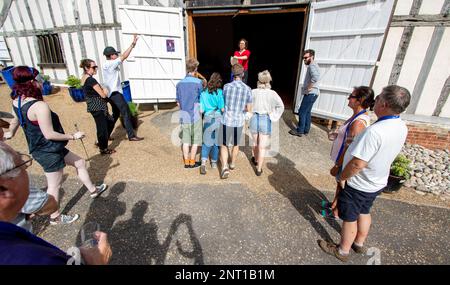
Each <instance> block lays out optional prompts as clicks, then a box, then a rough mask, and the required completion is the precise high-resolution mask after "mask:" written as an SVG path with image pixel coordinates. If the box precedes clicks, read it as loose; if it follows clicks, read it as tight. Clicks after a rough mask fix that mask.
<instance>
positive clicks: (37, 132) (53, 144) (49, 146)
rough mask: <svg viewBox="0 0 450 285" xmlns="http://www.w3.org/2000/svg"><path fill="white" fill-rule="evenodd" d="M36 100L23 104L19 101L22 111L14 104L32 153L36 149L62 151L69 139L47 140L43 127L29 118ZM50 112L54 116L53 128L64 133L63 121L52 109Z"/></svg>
mask: <svg viewBox="0 0 450 285" xmlns="http://www.w3.org/2000/svg"><path fill="white" fill-rule="evenodd" d="M36 102H38V101H37V100H33V101H30V102H27V103H25V104H24V105H23V106H21V105H20V101H19V106H20V107H21V108H20V112H19V108H17V107H15V106H13V108H14V112H15V113H16V116H17V117H18V118H19V121H20V125H21V126H22V129H23V132H24V133H25V137H26V139H27V143H28V149H29V152H30V154H33V152H34V151H40V152H50V153H52V152H60V151H62V150H63V149H64V148H65V146H66V145H67V142H68V141H53V140H47V139H46V138H45V137H44V134H43V133H42V131H41V128H40V127H39V126H38V125H34V124H33V123H32V122H31V121H30V119H28V110H29V109H30V107H31V106H32V105H33V104H34V103H36ZM50 113H51V118H52V125H53V130H54V131H55V132H58V133H60V134H64V129H63V127H62V125H61V122H60V121H59V117H58V115H57V114H56V113H54V112H52V111H50Z"/></svg>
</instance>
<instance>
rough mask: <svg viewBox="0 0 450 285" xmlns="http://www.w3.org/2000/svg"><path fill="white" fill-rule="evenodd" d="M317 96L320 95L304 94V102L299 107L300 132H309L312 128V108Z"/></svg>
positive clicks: (298, 129)
mask: <svg viewBox="0 0 450 285" xmlns="http://www.w3.org/2000/svg"><path fill="white" fill-rule="evenodd" d="M317 97H318V95H316V94H307V95H304V96H303V100H302V104H301V105H300V108H299V109H298V126H297V132H298V133H301V134H307V133H309V130H310V129H311V110H312V107H313V105H314V102H316V100H317Z"/></svg>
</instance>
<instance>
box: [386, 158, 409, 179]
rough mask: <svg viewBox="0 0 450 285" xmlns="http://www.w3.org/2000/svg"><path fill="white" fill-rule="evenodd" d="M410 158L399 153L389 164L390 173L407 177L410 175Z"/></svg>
mask: <svg viewBox="0 0 450 285" xmlns="http://www.w3.org/2000/svg"><path fill="white" fill-rule="evenodd" d="M410 165H411V160H409V159H407V158H406V156H404V155H403V154H399V155H398V156H397V157H396V158H395V160H394V162H392V165H391V175H395V176H399V177H403V178H405V179H409V178H410V177H411V173H410V171H411V166H410Z"/></svg>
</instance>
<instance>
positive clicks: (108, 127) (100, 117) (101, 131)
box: [91, 111, 114, 150]
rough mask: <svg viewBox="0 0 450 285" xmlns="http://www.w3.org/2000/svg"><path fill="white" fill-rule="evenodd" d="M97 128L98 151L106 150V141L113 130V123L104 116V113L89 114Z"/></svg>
mask: <svg viewBox="0 0 450 285" xmlns="http://www.w3.org/2000/svg"><path fill="white" fill-rule="evenodd" d="M91 115H92V117H94V120H95V126H96V127H97V141H98V147H99V148H100V150H105V149H107V148H108V139H109V136H110V135H111V133H112V131H113V129H114V121H113V120H111V119H109V118H108V116H106V113H105V111H94V112H91Z"/></svg>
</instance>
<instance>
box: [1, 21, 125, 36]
mask: <svg viewBox="0 0 450 285" xmlns="http://www.w3.org/2000/svg"><path fill="white" fill-rule="evenodd" d="M121 27H122V25H121V24H119V23H114V24H84V25H72V26H64V27H57V28H53V29H40V30H23V31H16V32H3V33H0V36H3V37H5V38H13V37H30V36H39V35H47V34H58V33H76V32H78V31H103V30H114V29H120V28H121Z"/></svg>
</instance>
